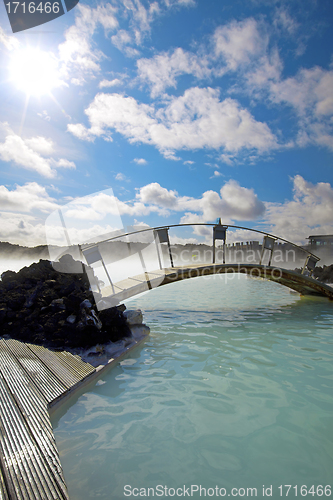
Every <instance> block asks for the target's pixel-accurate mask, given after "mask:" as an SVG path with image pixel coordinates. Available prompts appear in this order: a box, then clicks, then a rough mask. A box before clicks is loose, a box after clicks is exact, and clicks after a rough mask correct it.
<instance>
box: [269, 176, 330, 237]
mask: <svg viewBox="0 0 333 500" xmlns="http://www.w3.org/2000/svg"><path fill="white" fill-rule="evenodd" d="M293 192H294V195H293V199H292V200H291V201H290V200H287V201H285V202H284V203H267V204H266V207H267V208H266V218H265V225H266V227H268V228H269V231H270V232H271V233H273V234H276V235H277V236H281V237H282V238H285V239H287V240H289V241H292V242H294V243H298V244H304V243H305V239H306V238H307V237H308V236H309V235H310V234H333V188H332V186H331V185H330V184H329V183H328V182H318V183H317V184H312V183H310V182H307V181H306V180H305V179H304V178H303V177H302V176H301V175H296V176H295V177H294V178H293Z"/></svg>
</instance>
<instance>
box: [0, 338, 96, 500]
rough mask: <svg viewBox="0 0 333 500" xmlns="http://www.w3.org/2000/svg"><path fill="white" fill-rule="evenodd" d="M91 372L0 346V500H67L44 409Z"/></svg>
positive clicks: (50, 355)
mask: <svg viewBox="0 0 333 500" xmlns="http://www.w3.org/2000/svg"><path fill="white" fill-rule="evenodd" d="M95 371H96V370H95V368H94V367H93V366H91V365H90V364H89V363H85V362H83V361H82V360H81V359H78V358H77V357H76V356H73V355H72V354H70V353H67V352H52V351H49V350H48V349H45V348H44V347H41V346H34V345H31V344H24V343H22V342H18V341H16V340H3V339H2V340H0V404H1V408H0V499H4V500H7V499H8V500H46V499H47V500H49V499H52V500H67V499H68V498H69V497H68V493H67V488H66V484H65V480H64V477H63V473H62V467H61V463H60V459H59V454H58V450H57V447H56V443H55V439H54V435H53V430H52V425H51V421H50V417H49V413H48V408H49V406H50V405H52V404H54V403H55V402H56V401H57V400H59V399H60V398H61V397H62V396H64V395H65V394H66V393H68V392H69V391H71V390H72V389H73V388H74V387H76V386H77V385H78V384H79V383H80V382H82V381H83V380H84V379H85V378H86V377H89V376H90V375H92V374H93V373H94V372H95Z"/></svg>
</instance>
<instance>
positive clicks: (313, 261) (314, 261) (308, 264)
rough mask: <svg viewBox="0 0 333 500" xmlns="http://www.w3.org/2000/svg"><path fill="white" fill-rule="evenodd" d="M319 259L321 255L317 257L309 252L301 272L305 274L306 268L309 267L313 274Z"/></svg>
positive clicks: (310, 272)
mask: <svg viewBox="0 0 333 500" xmlns="http://www.w3.org/2000/svg"><path fill="white" fill-rule="evenodd" d="M319 260H320V259H319V257H316V258H315V257H314V256H313V255H310V254H308V255H307V256H306V259H305V262H304V266H303V269H302V273H301V274H305V269H308V270H309V274H310V276H312V273H313V271H314V268H315V267H316V264H317V262H318V261H319Z"/></svg>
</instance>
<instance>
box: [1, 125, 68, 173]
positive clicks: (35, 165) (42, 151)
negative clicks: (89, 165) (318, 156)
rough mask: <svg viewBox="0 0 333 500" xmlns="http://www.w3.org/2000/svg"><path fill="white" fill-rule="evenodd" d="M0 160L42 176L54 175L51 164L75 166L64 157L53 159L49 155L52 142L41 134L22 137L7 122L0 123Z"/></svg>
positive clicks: (51, 149) (54, 171)
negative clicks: (0, 138) (0, 137)
mask: <svg viewBox="0 0 333 500" xmlns="http://www.w3.org/2000/svg"><path fill="white" fill-rule="evenodd" d="M0 133H1V136H2V137H3V142H0V160H2V161H4V162H8V163H15V164H16V165H18V166H20V167H23V168H25V169H27V170H32V171H34V172H37V173H38V174H40V175H42V176H44V177H49V178H52V177H55V176H56V174H57V172H56V170H55V169H53V168H52V166H51V165H53V166H58V167H67V168H75V164H74V163H73V162H70V161H69V160H66V159H60V160H55V159H54V158H53V157H49V158H44V156H49V155H50V153H52V152H53V151H54V149H53V142H52V140H51V139H47V138H45V137H42V136H38V137H31V138H22V137H20V136H19V135H17V134H15V133H14V132H13V130H11V128H10V127H9V125H8V124H7V123H0Z"/></svg>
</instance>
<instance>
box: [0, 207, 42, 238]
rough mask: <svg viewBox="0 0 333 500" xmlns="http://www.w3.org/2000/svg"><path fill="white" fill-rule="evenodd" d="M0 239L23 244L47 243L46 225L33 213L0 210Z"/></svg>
mask: <svg viewBox="0 0 333 500" xmlns="http://www.w3.org/2000/svg"><path fill="white" fill-rule="evenodd" d="M0 240H1V241H8V242H10V243H13V244H17V245H23V246H36V245H45V243H46V238H45V226H44V224H43V222H41V221H40V219H38V218H36V217H33V216H31V215H25V214H20V213H17V214H8V212H4V213H2V212H0Z"/></svg>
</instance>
